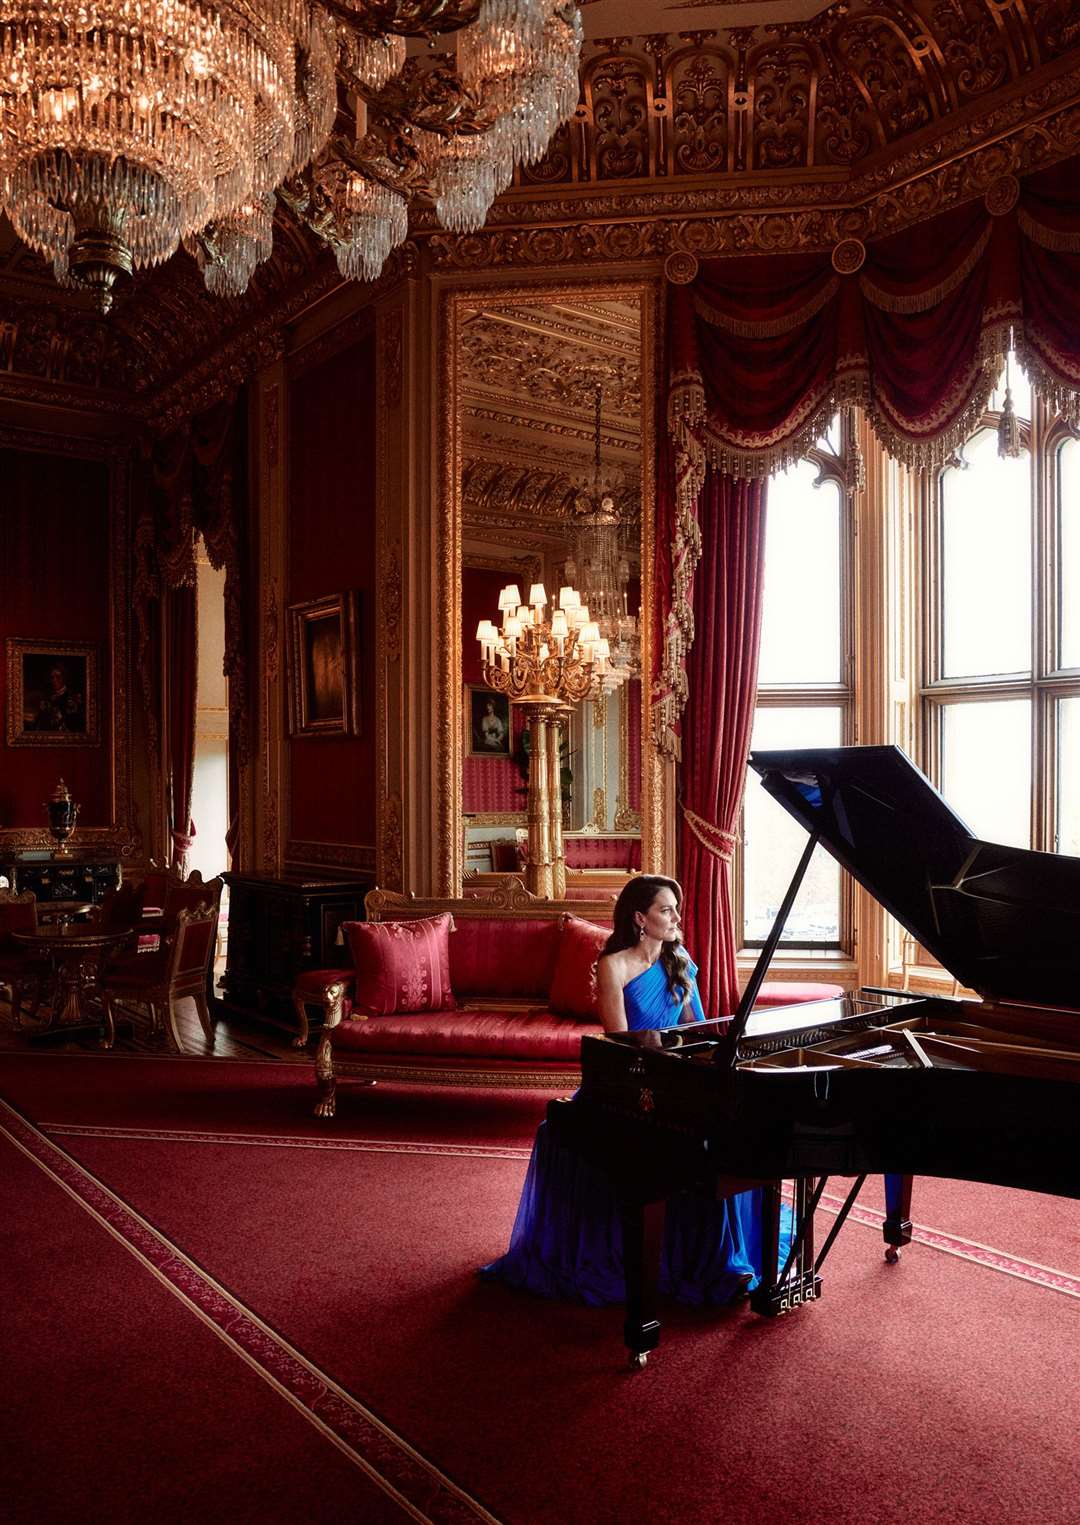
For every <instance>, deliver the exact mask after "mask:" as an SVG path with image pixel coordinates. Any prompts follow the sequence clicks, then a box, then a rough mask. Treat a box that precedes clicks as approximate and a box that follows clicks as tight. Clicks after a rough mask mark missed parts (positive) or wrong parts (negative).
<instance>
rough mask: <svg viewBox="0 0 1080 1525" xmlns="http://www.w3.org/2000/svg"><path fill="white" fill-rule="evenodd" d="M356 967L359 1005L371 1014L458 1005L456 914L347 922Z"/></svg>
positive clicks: (355, 998)
mask: <svg viewBox="0 0 1080 1525" xmlns="http://www.w3.org/2000/svg"><path fill="white" fill-rule="evenodd" d="M341 925H342V930H343V931H344V934H345V938H346V941H347V942H348V945H349V951H350V953H351V954H352V959H353V966H354V968H355V970H356V990H355V993H354V996H353V1009H354V1010H355V1011H362V1012H364V1013H365V1014H366V1015H368V1016H392V1015H394V1014H396V1013H398V1012H414V1011H446V1010H448V1009H449V1008H451V1007H452V1006H453V1005H454V991H453V987H452V985H451V982H450V954H449V943H450V932H451V929H452V928H453V925H454V918H453V917H452V916H451V915H450V914H449V912H444V913H443V915H441V916H424V917H421V918H419V919H418V920H415V921H382V922H374V921H345V922H342V924H341Z"/></svg>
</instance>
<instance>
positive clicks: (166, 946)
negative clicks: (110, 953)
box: [101, 887, 217, 1054]
mask: <svg viewBox="0 0 1080 1525" xmlns="http://www.w3.org/2000/svg"><path fill="white" fill-rule="evenodd" d="M204 888H205V887H204ZM216 937H217V906H216V904H214V902H213V901H212V900H206V899H204V900H202V901H199V902H198V903H197V904H195V905H193V906H191V907H190V908H189V907H187V906H185V907H182V908H181V909H180V910H179V911H178V912H177V913H176V917H175V921H174V922H173V924H172V927H171V930H168V931H166V930H164V929H163V931H162V937H161V946H160V947H159V949H158V950H157V952H156V953H128V954H126V955H124V956H123V957H121V958H119V959H117V960H116V961H115V963H113V964H111V965H110V966H109V967H108V968H107V969H105V970H104V971H103V972H102V975H101V994H102V997H103V1000H104V1002H105V1039H106V1044H109V1043H111V1041H112V1038H113V1034H114V1033H115V1031H116V1011H115V1009H116V1005H117V1003H118V1002H119V1001H123V1002H124V1003H125V1004H128V1003H134V1004H136V1005H139V1006H145V1007H147V1009H148V1010H149V1012H150V1023H151V1031H152V1032H160V1033H163V1034H164V1036H165V1039H166V1042H167V1043H168V1044H169V1047H170V1048H171V1049H172V1050H173V1051H174V1052H175V1053H178V1054H182V1053H183V1052H184V1046H183V1044H182V1043H181V1041H180V1032H179V1028H178V1025H177V1011H176V1003H177V1002H178V1001H180V1000H182V999H183V997H185V996H190V997H191V999H192V1000H193V1001H194V1003H195V1010H196V1011H197V1012H198V1014H199V1022H200V1023H201V1025H202V1030H203V1032H204V1033H205V1034H206V1037H207V1040H208V1041H209V1042H210V1043H211V1044H212V1043H213V1041H214V1022H213V1018H212V1016H211V1014H210V1007H209V1003H208V1002H207V998H206V985H207V973H208V970H209V968H210V961H211V959H212V957H213V953H214V945H215V940H216Z"/></svg>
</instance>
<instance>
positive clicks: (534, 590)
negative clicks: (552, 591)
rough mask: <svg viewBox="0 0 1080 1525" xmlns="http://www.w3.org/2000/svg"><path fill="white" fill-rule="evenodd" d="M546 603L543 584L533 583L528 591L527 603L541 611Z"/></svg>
mask: <svg viewBox="0 0 1080 1525" xmlns="http://www.w3.org/2000/svg"><path fill="white" fill-rule="evenodd" d="M547 601H548V597H547V589H546V588H545V587H544V584H543V583H542V582H534V583H533V585H532V587H531V588H530V589H529V603H530V604H532V606H533V607H534V608H540V609H542V608H543V607H544V605H545V604H546V603H547Z"/></svg>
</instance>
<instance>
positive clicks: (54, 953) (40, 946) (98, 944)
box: [11, 922, 132, 1048]
mask: <svg viewBox="0 0 1080 1525" xmlns="http://www.w3.org/2000/svg"><path fill="white" fill-rule="evenodd" d="M131 933H132V928H131V927H120V928H118V929H114V930H112V931H109V932H102V931H98V930H95V929H94V928H93V927H82V926H80V925H79V924H78V922H63V923H60V924H59V925H56V924H49V925H46V926H43V927H38V928H36V930H35V931H33V932H13V933H12V934H11V935H12V937H14V938H15V939H16V941H17V942H20V943H22V944H24V946H26V947H28V948H30V949H32V950H33V951H35V952H38V953H40V954H41V957H42V958H43V959H47V960H48V962H49V964H50V965H51V966H52V972H53V978H54V982H55V988H54V993H53V999H52V1006H51V1008H50V1011H49V1015H48V1017H47V1019H46V1021H45V1022H44V1023H43V1024H42V1025H41V1026H40V1027H39V1028H38V1029H37V1032H36V1033H35V1034H33V1036H35V1037H37V1036H39V1035H43V1034H48V1036H49V1037H59V1036H61V1035H70V1034H73V1033H75V1032H87V1031H94V1030H96V1031H98V1032H99V1033H100V1034H101V1040H100V1041H101V1047H102V1048H112V1046H113V1043H114V1042H115V1041H116V1030H115V1027H114V1024H113V1019H112V1014H111V1013H110V1012H109V1011H108V1010H107V1009H104V1008H103V1011H102V1015H101V1016H100V1017H98V1016H95V1015H94V1014H92V1013H91V1012H89V1011H87V1009H86V1004H85V1003H86V998H87V996H89V995H91V994H92V993H93V992H94V991H95V990H96V989H97V977H98V971H99V969H100V968H101V960H102V959H103V958H104V956H105V955H106V954H107V953H109V952H111V950H112V949H113V948H118V947H119V946H120V944H121V943H123V942H126V941H127V939H128V938H129V937H130V936H131Z"/></svg>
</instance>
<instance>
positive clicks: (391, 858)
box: [376, 794, 405, 890]
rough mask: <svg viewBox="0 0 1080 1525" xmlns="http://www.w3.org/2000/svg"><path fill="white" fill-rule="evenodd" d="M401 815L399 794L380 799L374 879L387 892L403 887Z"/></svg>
mask: <svg viewBox="0 0 1080 1525" xmlns="http://www.w3.org/2000/svg"><path fill="white" fill-rule="evenodd" d="M402 813H403V812H402V804H401V795H400V794H390V795H384V796H381V797H380V799H379V856H378V865H377V873H376V878H377V881H378V883H379V884H380V885H381V886H382V887H383V888H384V889H387V890H402V889H404V887H405V882H404V879H405V876H404V873H403V872H402V868H403V865H402V855H401V833H402Z"/></svg>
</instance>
